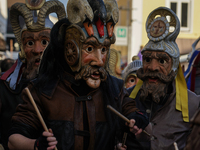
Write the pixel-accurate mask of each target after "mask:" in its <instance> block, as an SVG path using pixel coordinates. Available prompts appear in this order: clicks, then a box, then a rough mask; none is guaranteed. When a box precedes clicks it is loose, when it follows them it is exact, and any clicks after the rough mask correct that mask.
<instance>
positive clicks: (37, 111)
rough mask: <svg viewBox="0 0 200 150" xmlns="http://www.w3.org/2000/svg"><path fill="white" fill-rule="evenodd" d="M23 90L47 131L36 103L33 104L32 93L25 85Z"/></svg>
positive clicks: (46, 129)
mask: <svg viewBox="0 0 200 150" xmlns="http://www.w3.org/2000/svg"><path fill="white" fill-rule="evenodd" d="M25 91H26V93H27V94H28V97H29V99H30V101H31V103H32V105H33V107H34V109H35V111H36V113H37V116H38V118H39V120H40V122H41V124H42V126H43V128H44V130H45V131H47V132H49V130H48V128H47V126H46V124H45V122H44V120H43V118H42V115H41V114H40V111H39V109H38V108H37V105H36V104H35V101H34V99H33V97H32V95H31V93H30V91H29V89H28V88H27V87H26V88H25ZM55 150H58V149H57V147H55Z"/></svg>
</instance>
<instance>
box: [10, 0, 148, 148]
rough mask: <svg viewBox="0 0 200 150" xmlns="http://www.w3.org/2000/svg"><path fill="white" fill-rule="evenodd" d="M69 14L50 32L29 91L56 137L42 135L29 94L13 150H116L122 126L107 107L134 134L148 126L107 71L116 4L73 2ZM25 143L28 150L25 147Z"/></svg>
mask: <svg viewBox="0 0 200 150" xmlns="http://www.w3.org/2000/svg"><path fill="white" fill-rule="evenodd" d="M67 11H68V19H64V20H61V21H59V22H58V23H57V24H56V25H54V27H53V29H52V31H51V41H50V43H49V45H48V47H47V48H46V50H45V52H44V55H43V59H42V62H41V66H40V69H39V76H38V79H36V80H35V81H33V82H32V84H31V85H29V87H28V88H29V89H30V92H31V94H32V96H33V98H34V100H35V102H36V104H37V107H38V109H39V110H40V113H41V114H42V116H43V118H44V120H45V122H46V125H47V127H48V128H51V129H52V131H53V134H52V133H49V132H43V128H42V125H41V123H40V121H39V120H38V117H37V115H36V114H35V110H34V108H33V106H32V104H31V103H30V100H29V99H28V97H27V95H26V93H25V91H24V92H23V94H22V97H23V100H24V101H25V103H24V104H23V105H20V106H19V107H18V108H17V112H16V113H15V115H14V116H13V118H12V120H13V122H14V126H13V128H12V129H11V134H10V137H9V145H10V148H11V149H12V148H16V149H21V148H22V149H23V148H24V149H25V148H26V149H33V147H35V148H37V149H38V150H41V149H47V148H48V149H54V148H55V146H57V148H58V149H60V150H61V149H63V150H72V149H75V150H83V149H90V150H102V149H104V150H110V149H114V147H115V145H116V144H117V142H120V141H118V140H120V135H119V134H118V132H117V131H120V129H121V126H120V120H119V118H118V117H117V116H116V115H115V114H113V113H112V112H110V110H108V109H107V105H111V106H113V107H114V108H115V109H116V110H118V111H120V112H121V113H122V114H123V115H125V116H126V117H128V118H129V119H130V120H131V123H130V124H129V128H130V131H131V132H133V133H138V132H140V131H141V130H139V129H141V128H144V127H145V126H146V125H147V124H148V121H147V120H146V117H145V116H144V115H143V114H141V113H139V112H136V110H138V109H137V108H136V107H135V104H134V101H132V99H130V98H129V97H128V93H127V92H126V90H125V89H124V88H123V81H122V80H120V79H117V78H115V77H113V76H111V75H109V73H108V71H107V69H106V68H107V63H108V61H109V53H110V45H111V44H113V43H114V42H115V35H114V34H113V28H114V25H115V24H116V22H117V20H118V7H117V3H116V1H115V0H104V1H102V0H91V1H89V0H88V1H87V0H69V1H68V4H67ZM134 121H135V123H136V124H135V125H134ZM121 123H122V125H123V126H124V125H125V123H124V122H123V121H122V122H121ZM137 123H138V124H137ZM50 131H51V130H50ZM121 138H122V137H121ZM24 140H25V141H27V142H26V143H29V144H26V143H24V142H23V143H21V142H22V141H24ZM19 143H21V145H20V144H19ZM30 143H31V144H30ZM127 147H128V145H127Z"/></svg>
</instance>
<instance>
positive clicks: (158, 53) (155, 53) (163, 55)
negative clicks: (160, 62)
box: [142, 50, 171, 59]
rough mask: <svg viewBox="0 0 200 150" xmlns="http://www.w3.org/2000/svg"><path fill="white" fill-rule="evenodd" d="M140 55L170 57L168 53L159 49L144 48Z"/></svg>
mask: <svg viewBox="0 0 200 150" xmlns="http://www.w3.org/2000/svg"><path fill="white" fill-rule="evenodd" d="M142 55H143V57H157V58H165V59H171V56H170V55H169V54H168V53H166V52H160V51H152V50H149V51H148V50H146V51H143V53H142Z"/></svg>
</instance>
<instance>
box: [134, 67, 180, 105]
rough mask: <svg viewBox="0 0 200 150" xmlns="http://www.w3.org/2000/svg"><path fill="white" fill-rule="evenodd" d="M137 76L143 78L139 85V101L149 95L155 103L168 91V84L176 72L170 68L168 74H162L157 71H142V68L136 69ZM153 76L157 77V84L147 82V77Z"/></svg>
mask: <svg viewBox="0 0 200 150" xmlns="http://www.w3.org/2000/svg"><path fill="white" fill-rule="evenodd" d="M137 76H138V78H140V79H141V80H143V85H142V87H141V90H140V91H141V94H140V101H145V100H146V98H147V97H150V98H151V99H152V101H154V102H155V103H159V102H160V99H161V98H164V97H165V95H166V94H167V91H168V86H169V84H170V83H171V82H172V81H173V80H174V78H175V76H176V74H175V72H174V71H173V70H172V71H171V73H170V74H169V75H167V76H166V75H164V74H162V73H159V72H150V71H149V72H146V73H143V68H140V69H138V71H137ZM149 77H154V78H156V79H158V82H159V83H158V84H154V83H149V82H148V78H149Z"/></svg>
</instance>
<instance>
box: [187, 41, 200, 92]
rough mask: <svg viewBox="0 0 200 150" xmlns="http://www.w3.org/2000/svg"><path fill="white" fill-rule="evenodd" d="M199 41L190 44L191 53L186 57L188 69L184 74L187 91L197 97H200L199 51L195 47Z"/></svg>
mask: <svg viewBox="0 0 200 150" xmlns="http://www.w3.org/2000/svg"><path fill="white" fill-rule="evenodd" d="M199 40H200V38H198V39H197V40H196V41H195V42H194V43H193V44H192V52H191V53H190V54H189V55H188V61H189V64H188V68H187V70H186V71H185V72H184V76H185V79H186V82H187V87H188V89H189V90H191V91H192V92H195V93H196V94H197V95H200V54H199V52H200V51H199V49H195V47H196V45H197V43H198V42H199Z"/></svg>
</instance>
